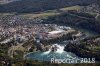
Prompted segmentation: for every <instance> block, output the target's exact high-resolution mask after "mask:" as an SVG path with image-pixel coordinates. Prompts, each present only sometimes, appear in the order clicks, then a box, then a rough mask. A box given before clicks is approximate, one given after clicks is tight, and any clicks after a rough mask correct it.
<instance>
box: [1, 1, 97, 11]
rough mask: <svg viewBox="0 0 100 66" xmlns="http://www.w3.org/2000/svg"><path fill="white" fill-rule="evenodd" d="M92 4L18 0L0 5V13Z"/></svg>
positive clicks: (86, 2) (85, 2)
mask: <svg viewBox="0 0 100 66" xmlns="http://www.w3.org/2000/svg"><path fill="white" fill-rule="evenodd" d="M94 2H95V0H88V1H87V0H20V1H14V2H10V3H7V4H2V5H0V12H38V11H45V10H52V9H58V8H64V7H67V6H74V5H82V6H85V5H89V4H91V3H94ZM59 4H60V5H59Z"/></svg>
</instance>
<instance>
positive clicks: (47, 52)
mask: <svg viewBox="0 0 100 66" xmlns="http://www.w3.org/2000/svg"><path fill="white" fill-rule="evenodd" d="M54 46H56V47H57V50H56V51H54V53H59V54H61V53H63V52H64V46H60V45H58V44H54V45H52V46H51V47H50V48H49V50H48V51H46V52H43V54H49V53H50V52H52V47H54Z"/></svg>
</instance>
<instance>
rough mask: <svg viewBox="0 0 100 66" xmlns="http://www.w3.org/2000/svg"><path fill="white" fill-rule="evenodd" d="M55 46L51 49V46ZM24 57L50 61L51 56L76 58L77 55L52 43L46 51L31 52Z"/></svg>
mask: <svg viewBox="0 0 100 66" xmlns="http://www.w3.org/2000/svg"><path fill="white" fill-rule="evenodd" d="M55 46H56V47H57V50H55V51H52V47H55ZM25 58H27V59H31V60H38V61H51V59H52V58H55V59H72V58H78V57H77V56H76V55H75V54H73V53H71V52H66V51H64V46H61V45H58V44H54V45H52V46H51V47H50V49H49V50H48V51H46V52H41V51H37V52H33V53H30V54H27V55H26V56H25Z"/></svg>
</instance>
